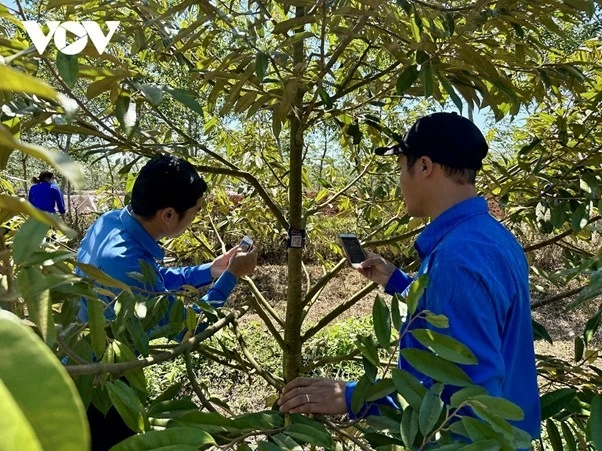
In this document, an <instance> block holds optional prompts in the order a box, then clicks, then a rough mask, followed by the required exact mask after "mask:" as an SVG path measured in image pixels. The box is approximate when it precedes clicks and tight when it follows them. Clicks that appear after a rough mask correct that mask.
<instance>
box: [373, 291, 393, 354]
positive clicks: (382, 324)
mask: <svg viewBox="0 0 602 451" xmlns="http://www.w3.org/2000/svg"><path fill="white" fill-rule="evenodd" d="M372 320H373V321H374V333H375V334H376V339H377V340H378V343H379V344H380V345H381V346H382V347H383V348H384V349H389V343H390V342H391V316H390V314H389V308H388V307H387V303H386V302H385V301H384V299H383V298H382V297H381V296H378V295H377V296H376V298H375V299H374V304H373V306H372Z"/></svg>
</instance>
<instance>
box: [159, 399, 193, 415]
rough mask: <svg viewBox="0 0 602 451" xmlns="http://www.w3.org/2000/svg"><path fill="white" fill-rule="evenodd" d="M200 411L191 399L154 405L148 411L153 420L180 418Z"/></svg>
mask: <svg viewBox="0 0 602 451" xmlns="http://www.w3.org/2000/svg"><path fill="white" fill-rule="evenodd" d="M198 410H199V408H198V406H197V405H196V404H195V403H193V402H192V400H191V399H190V398H186V399H175V400H169V401H162V402H159V403H154V404H153V405H152V406H150V407H149V409H148V410H147V414H148V416H149V417H152V418H178V417H181V416H183V415H186V414H187V413H191V412H197V411H198Z"/></svg>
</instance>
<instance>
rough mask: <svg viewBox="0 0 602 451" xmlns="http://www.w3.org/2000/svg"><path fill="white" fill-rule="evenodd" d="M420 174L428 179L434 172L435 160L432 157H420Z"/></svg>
mask: <svg viewBox="0 0 602 451" xmlns="http://www.w3.org/2000/svg"><path fill="white" fill-rule="evenodd" d="M419 164H420V172H421V174H422V175H423V176H425V177H428V176H429V175H431V172H433V160H431V159H430V157H420V162H419Z"/></svg>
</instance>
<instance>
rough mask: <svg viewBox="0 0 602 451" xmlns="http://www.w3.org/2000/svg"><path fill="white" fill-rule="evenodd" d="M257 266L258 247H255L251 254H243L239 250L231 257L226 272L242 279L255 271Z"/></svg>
mask: <svg viewBox="0 0 602 451" xmlns="http://www.w3.org/2000/svg"><path fill="white" fill-rule="evenodd" d="M255 266H257V247H254V248H253V249H252V250H251V252H242V251H241V250H240V249H238V250H237V251H236V252H235V253H234V254H232V256H231V257H230V263H228V267H227V268H226V271H229V272H230V273H232V275H233V276H234V277H236V278H237V279H240V278H241V277H243V276H248V275H249V274H252V273H253V271H255Z"/></svg>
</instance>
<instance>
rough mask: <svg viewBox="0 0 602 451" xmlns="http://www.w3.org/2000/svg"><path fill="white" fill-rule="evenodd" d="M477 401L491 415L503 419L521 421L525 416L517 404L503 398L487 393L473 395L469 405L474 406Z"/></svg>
mask: <svg viewBox="0 0 602 451" xmlns="http://www.w3.org/2000/svg"><path fill="white" fill-rule="evenodd" d="M477 403H478V404H480V405H481V406H482V407H484V408H486V409H487V410H488V411H489V412H491V413H492V414H493V415H496V416H498V417H500V418H504V419H505V420H512V421H521V420H523V419H524V418H525V414H524V412H523V410H522V409H521V408H520V407H519V406H517V405H516V404H514V403H513V402H511V401H508V400H506V399H504V398H498V397H495V396H489V395H478V396H473V397H472V399H471V400H470V405H471V406H473V407H474V406H475V405H476V404H477Z"/></svg>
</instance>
